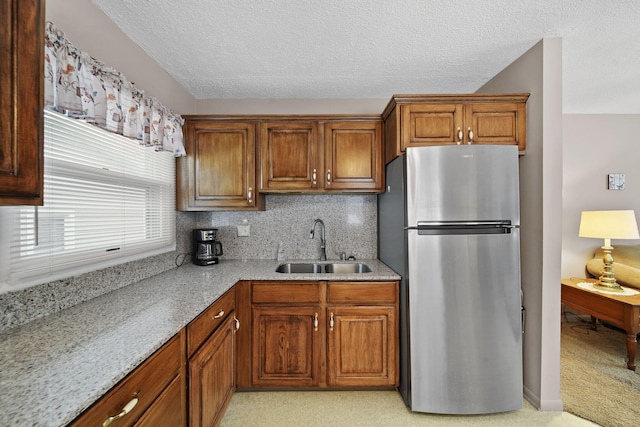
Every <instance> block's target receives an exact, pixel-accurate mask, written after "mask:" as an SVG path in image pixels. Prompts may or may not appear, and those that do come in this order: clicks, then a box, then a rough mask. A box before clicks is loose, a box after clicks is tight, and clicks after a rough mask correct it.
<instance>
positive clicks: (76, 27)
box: [45, 0, 195, 114]
mask: <svg viewBox="0 0 640 427" xmlns="http://www.w3.org/2000/svg"><path fill="white" fill-rule="evenodd" d="M45 7H46V20H47V21H51V22H53V23H54V24H55V25H56V26H57V27H58V28H59V29H60V30H62V31H63V32H64V33H65V35H66V37H67V39H69V41H71V43H73V45H74V46H76V47H77V48H78V49H80V50H82V51H85V52H87V53H88V54H89V55H91V56H93V57H94V58H96V59H98V60H100V61H102V62H104V63H105V64H106V65H108V66H110V67H113V68H115V69H116V70H118V71H119V72H121V73H122V74H123V75H124V76H126V77H127V79H128V80H130V81H132V82H134V83H135V85H136V87H137V88H138V89H142V90H144V92H145V95H147V96H155V97H156V98H158V99H159V100H160V102H161V103H162V104H163V105H165V106H167V107H169V108H170V109H171V110H173V112H175V113H177V114H193V113H194V112H195V98H194V97H193V96H192V95H191V94H190V93H188V92H187V91H186V90H185V89H184V87H182V85H180V84H179V83H178V82H176V81H175V80H174V79H173V77H171V75H169V73H167V72H166V71H165V70H164V69H162V68H161V67H160V66H159V65H158V63H157V62H155V60H153V59H151V57H150V56H149V55H147V54H146V52H145V51H144V50H142V48H140V47H139V46H138V45H136V44H135V43H134V42H133V41H132V40H131V39H130V38H129V37H128V36H127V35H126V34H124V33H123V32H122V31H121V30H120V28H119V27H118V26H117V25H116V24H114V23H113V21H111V20H110V19H109V18H108V17H107V15H105V14H104V13H103V12H102V11H101V10H100V9H99V8H98V7H96V6H95V5H94V4H93V3H91V1H90V0H47V2H46V6H45Z"/></svg>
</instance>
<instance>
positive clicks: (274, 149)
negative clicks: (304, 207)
mask: <svg viewBox="0 0 640 427" xmlns="http://www.w3.org/2000/svg"><path fill="white" fill-rule="evenodd" d="M382 135H383V133H382V122H381V121H380V119H379V118H378V119H373V118H367V119H362V120H356V119H343V120H338V119H320V118H316V119H311V118H310V119H308V120H267V121H263V122H262V123H261V139H260V147H261V148H260V153H261V161H260V175H261V184H260V191H262V192H331V191H335V192H342V193H349V192H354V193H376V192H381V191H382V190H383V188H384V178H383V177H384V174H383V167H384V165H383V152H382V150H383V143H382Z"/></svg>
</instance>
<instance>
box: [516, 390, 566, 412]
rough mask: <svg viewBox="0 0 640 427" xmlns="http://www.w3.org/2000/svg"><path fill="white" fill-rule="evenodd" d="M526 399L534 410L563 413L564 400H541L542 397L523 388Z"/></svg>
mask: <svg viewBox="0 0 640 427" xmlns="http://www.w3.org/2000/svg"><path fill="white" fill-rule="evenodd" d="M523 391H524V393H523V394H524V398H525V399H527V401H528V402H529V403H531V404H532V405H533V407H534V408H537V409H538V410H539V411H545V412H547V411H548V412H562V411H563V408H564V405H563V404H562V400H540V396H538V395H537V394H535V393H533V392H532V391H531V390H530V389H528V388H527V387H523Z"/></svg>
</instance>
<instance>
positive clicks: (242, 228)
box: [238, 219, 251, 237]
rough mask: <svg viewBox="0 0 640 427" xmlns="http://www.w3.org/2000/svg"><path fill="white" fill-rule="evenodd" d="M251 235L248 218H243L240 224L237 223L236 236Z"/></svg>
mask: <svg viewBox="0 0 640 427" xmlns="http://www.w3.org/2000/svg"><path fill="white" fill-rule="evenodd" d="M250 235H251V225H249V221H248V220H246V219H245V220H243V221H242V224H238V237H249V236H250Z"/></svg>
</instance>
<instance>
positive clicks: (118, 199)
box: [0, 111, 175, 285]
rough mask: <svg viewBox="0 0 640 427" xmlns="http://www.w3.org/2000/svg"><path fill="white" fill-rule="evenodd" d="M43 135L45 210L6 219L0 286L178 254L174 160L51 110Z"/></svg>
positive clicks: (11, 213) (12, 212)
mask: <svg viewBox="0 0 640 427" xmlns="http://www.w3.org/2000/svg"><path fill="white" fill-rule="evenodd" d="M44 134H45V136H44V139H45V176H44V186H45V188H44V206H41V207H37V208H34V207H14V208H10V209H9V210H8V212H5V213H4V214H5V216H8V217H9V218H8V220H9V223H10V224H11V227H10V243H9V251H8V252H9V274H8V277H4V278H2V277H0V281H2V279H4V280H5V281H6V282H7V283H8V284H10V285H11V284H12V283H16V284H19V283H24V282H33V281H35V282H44V281H50V280H54V279H59V278H62V277H68V276H71V275H74V274H79V273H82V272H86V271H91V270H96V269H98V268H102V267H105V266H109V265H115V264H118V263H122V262H125V261H130V260H134V259H140V258H143V257H147V256H150V255H153V254H157V253H162V252H167V251H171V250H174V249H175V159H174V157H173V155H172V153H170V152H162V153H158V152H155V151H154V150H153V148H148V147H147V148H145V147H143V146H141V145H139V144H138V143H137V142H136V141H132V140H130V139H128V138H125V137H123V136H120V135H116V134H112V133H109V132H106V131H104V130H102V129H100V128H96V127H95V126H93V125H89V124H86V123H84V122H82V121H79V120H75V119H71V118H68V117H65V116H63V115H61V114H59V113H55V112H52V111H45V129H44ZM3 240H5V239H4V238H3ZM2 243H3V244H6V243H5V242H2Z"/></svg>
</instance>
